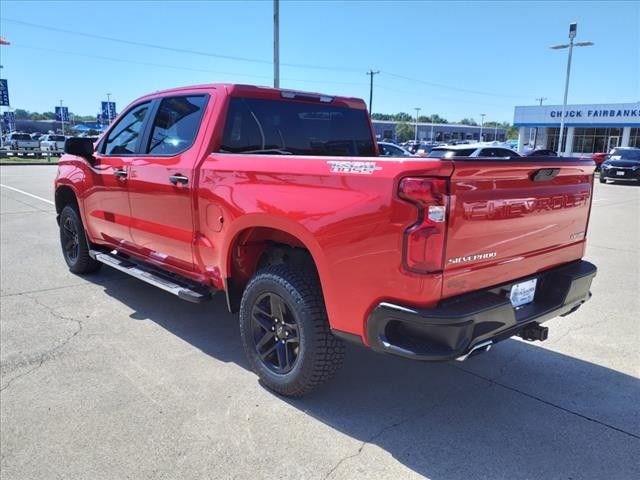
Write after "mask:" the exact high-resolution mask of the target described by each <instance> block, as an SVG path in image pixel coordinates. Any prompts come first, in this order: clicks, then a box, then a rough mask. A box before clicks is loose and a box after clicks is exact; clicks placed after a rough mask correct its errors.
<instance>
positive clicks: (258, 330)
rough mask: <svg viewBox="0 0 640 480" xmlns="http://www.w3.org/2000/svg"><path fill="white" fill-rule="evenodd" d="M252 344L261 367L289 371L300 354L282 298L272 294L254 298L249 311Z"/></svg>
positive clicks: (292, 321) (294, 328)
mask: <svg viewBox="0 0 640 480" xmlns="http://www.w3.org/2000/svg"><path fill="white" fill-rule="evenodd" d="M251 325H252V327H253V341H254V346H255V349H256V353H257V354H258V356H259V357H260V359H261V360H262V362H263V363H264V365H265V366H266V367H267V368H269V369H270V370H272V371H273V372H275V373H279V374H283V373H288V372H290V371H291V370H292V369H293V367H294V366H295V363H296V360H297V359H298V354H299V353H300V337H299V335H298V323H297V321H296V318H295V316H294V314H293V312H292V311H291V310H290V309H289V308H287V304H286V303H285V301H284V299H283V298H282V297H281V296H280V295H278V294H276V293H273V292H268V293H264V294H262V295H261V296H260V297H258V299H257V301H256V302H255V304H254V306H253V309H252V311H251Z"/></svg>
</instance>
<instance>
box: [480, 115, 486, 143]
mask: <svg viewBox="0 0 640 480" xmlns="http://www.w3.org/2000/svg"><path fill="white" fill-rule="evenodd" d="M485 116H486V113H481V114H480V142H482V129H483V127H484V117H485Z"/></svg>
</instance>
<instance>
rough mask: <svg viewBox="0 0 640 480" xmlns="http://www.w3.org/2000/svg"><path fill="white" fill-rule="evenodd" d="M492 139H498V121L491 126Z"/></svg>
mask: <svg viewBox="0 0 640 480" xmlns="http://www.w3.org/2000/svg"><path fill="white" fill-rule="evenodd" d="M493 141H494V142H497V141H498V122H496V123H495V126H494V128H493Z"/></svg>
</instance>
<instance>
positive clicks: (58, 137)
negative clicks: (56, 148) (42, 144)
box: [49, 135, 65, 142]
mask: <svg viewBox="0 0 640 480" xmlns="http://www.w3.org/2000/svg"><path fill="white" fill-rule="evenodd" d="M49 140H51V141H52V142H64V141H65V138H64V137H63V136H62V135H51V136H50V137H49Z"/></svg>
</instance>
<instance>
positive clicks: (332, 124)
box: [220, 97, 375, 156]
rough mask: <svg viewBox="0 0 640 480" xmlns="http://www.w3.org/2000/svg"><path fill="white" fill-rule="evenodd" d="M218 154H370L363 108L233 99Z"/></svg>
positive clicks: (370, 146) (373, 149) (367, 125)
mask: <svg viewBox="0 0 640 480" xmlns="http://www.w3.org/2000/svg"><path fill="white" fill-rule="evenodd" d="M220 151H221V152H224V153H273V154H284V155H287V154H289V155H291V154H294V155H333V156H373V155H374V152H375V146H374V140H373V137H372V135H371V128H370V126H369V120H368V117H367V113H366V111H365V110H357V109H353V108H346V107H338V106H334V105H328V104H322V103H309V102H299V101H287V100H265V99H257V98H241V97H234V98H232V99H231V100H230V103H229V112H228V114H227V119H226V124H225V128H224V135H223V139H222V145H221V146H220Z"/></svg>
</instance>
